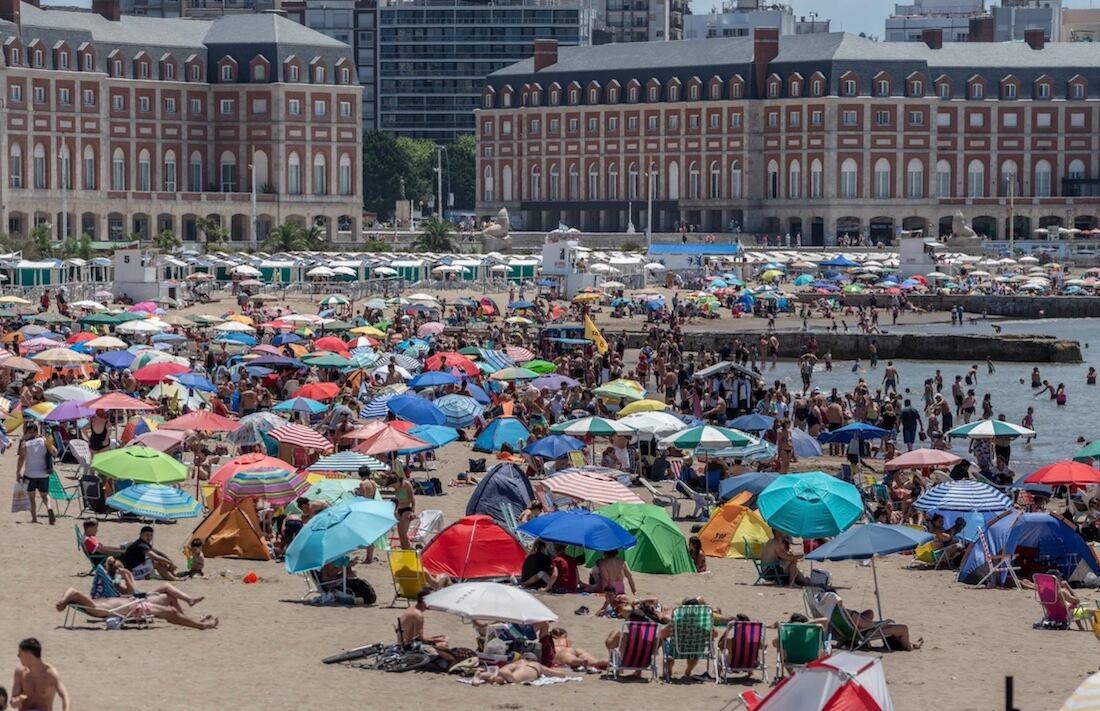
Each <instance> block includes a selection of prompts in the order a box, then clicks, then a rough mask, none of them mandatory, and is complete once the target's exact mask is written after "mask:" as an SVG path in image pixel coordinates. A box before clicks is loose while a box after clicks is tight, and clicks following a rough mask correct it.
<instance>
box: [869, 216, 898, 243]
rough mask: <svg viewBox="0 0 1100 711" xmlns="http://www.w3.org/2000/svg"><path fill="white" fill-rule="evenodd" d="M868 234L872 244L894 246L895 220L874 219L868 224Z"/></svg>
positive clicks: (887, 218) (889, 218)
mask: <svg viewBox="0 0 1100 711" xmlns="http://www.w3.org/2000/svg"><path fill="white" fill-rule="evenodd" d="M867 234H868V236H869V237H870V238H871V244H893V243H894V235H895V230H894V218H892V217H882V216H880V217H872V218H871V220H870V222H868V227H867Z"/></svg>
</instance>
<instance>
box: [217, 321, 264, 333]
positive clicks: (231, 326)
mask: <svg viewBox="0 0 1100 711" xmlns="http://www.w3.org/2000/svg"><path fill="white" fill-rule="evenodd" d="M214 330H215V331H220V332H222V333H233V332H236V333H255V331H256V329H254V328H252V327H251V326H249V325H248V324H247V323H241V322H240V321H226V322H225V323H219V324H218V325H217V326H215V327H214Z"/></svg>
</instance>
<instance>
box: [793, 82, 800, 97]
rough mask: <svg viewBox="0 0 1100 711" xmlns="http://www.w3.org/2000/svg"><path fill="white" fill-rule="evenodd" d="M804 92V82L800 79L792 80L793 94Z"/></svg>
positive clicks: (798, 94) (797, 94)
mask: <svg viewBox="0 0 1100 711" xmlns="http://www.w3.org/2000/svg"><path fill="white" fill-rule="evenodd" d="M801 94H802V83H801V82H798V81H792V82H791V96H800V95H801Z"/></svg>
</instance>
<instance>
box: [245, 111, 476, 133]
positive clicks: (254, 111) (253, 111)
mask: <svg viewBox="0 0 1100 711" xmlns="http://www.w3.org/2000/svg"><path fill="white" fill-rule="evenodd" d="M253 113H255V111H253ZM481 135H482V136H492V135H493V122H492V121H486V122H485V123H483V124H481Z"/></svg>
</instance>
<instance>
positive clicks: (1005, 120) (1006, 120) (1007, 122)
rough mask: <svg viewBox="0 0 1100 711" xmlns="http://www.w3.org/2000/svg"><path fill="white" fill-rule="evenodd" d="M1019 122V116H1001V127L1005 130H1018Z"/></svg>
mask: <svg viewBox="0 0 1100 711" xmlns="http://www.w3.org/2000/svg"><path fill="white" fill-rule="evenodd" d="M1018 121H1019V116H1018V115H1017V114H1001V126H1002V127H1003V128H1016V126H1017V125H1019V124H1018Z"/></svg>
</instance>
